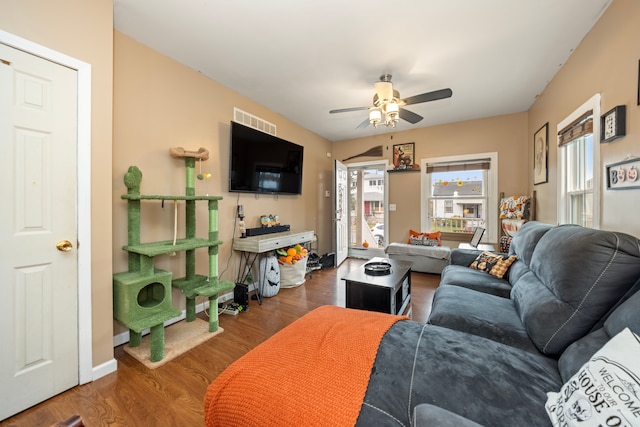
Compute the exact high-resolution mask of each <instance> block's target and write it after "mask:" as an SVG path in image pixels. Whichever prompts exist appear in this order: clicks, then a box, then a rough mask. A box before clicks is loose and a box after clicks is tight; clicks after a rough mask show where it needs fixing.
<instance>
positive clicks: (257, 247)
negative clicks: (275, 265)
mask: <svg viewBox="0 0 640 427" xmlns="http://www.w3.org/2000/svg"><path fill="white" fill-rule="evenodd" d="M313 239H314V232H313V231H302V232H299V233H296V232H293V231H285V232H282V233H273V234H263V235H261V236H251V237H242V238H235V239H233V249H234V250H236V251H242V252H251V253H255V254H261V253H264V252H269V251H275V250H276V249H280V248H284V247H287V246H293V245H297V244H301V243H306V242H311V241H313Z"/></svg>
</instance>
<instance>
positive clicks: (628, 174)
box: [606, 158, 640, 190]
mask: <svg viewBox="0 0 640 427" xmlns="http://www.w3.org/2000/svg"><path fill="white" fill-rule="evenodd" d="M606 170H607V190H630V189H639V188H640V159H638V158H632V159H626V160H623V161H621V162H618V163H612V164H610V165H606Z"/></svg>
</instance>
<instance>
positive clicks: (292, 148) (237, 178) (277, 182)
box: [229, 122, 304, 194]
mask: <svg viewBox="0 0 640 427" xmlns="http://www.w3.org/2000/svg"><path fill="white" fill-rule="evenodd" d="M303 154H304V147H303V146H301V145H298V144H294V143H293V142H289V141H285V140H284V139H281V138H278V137H276V136H273V135H270V134H268V133H265V132H262V131H259V130H256V129H253V128H250V127H248V126H245V125H241V124H240V123H236V122H231V155H230V156H229V160H230V166H229V191H230V192H247V193H267V194H302V158H303Z"/></svg>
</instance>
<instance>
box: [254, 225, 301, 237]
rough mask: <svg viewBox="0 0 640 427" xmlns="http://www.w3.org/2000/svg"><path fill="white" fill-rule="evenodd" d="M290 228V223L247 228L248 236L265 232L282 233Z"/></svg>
mask: <svg viewBox="0 0 640 427" xmlns="http://www.w3.org/2000/svg"><path fill="white" fill-rule="evenodd" d="M290 230H291V226H290V225H274V226H272V227H257V228H247V237H252V236H262V235H263V234H271V233H282V232H285V231H290Z"/></svg>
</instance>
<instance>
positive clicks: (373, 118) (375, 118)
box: [369, 109, 382, 127]
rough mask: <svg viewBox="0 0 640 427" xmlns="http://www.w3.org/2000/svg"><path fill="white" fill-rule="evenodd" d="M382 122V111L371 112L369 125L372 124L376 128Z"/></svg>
mask: <svg viewBox="0 0 640 427" xmlns="http://www.w3.org/2000/svg"><path fill="white" fill-rule="evenodd" d="M381 120H382V113H381V112H380V110H378V109H375V110H371V111H369V123H371V124H372V125H373V126H374V127H376V126H378V123H380V121H381Z"/></svg>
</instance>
